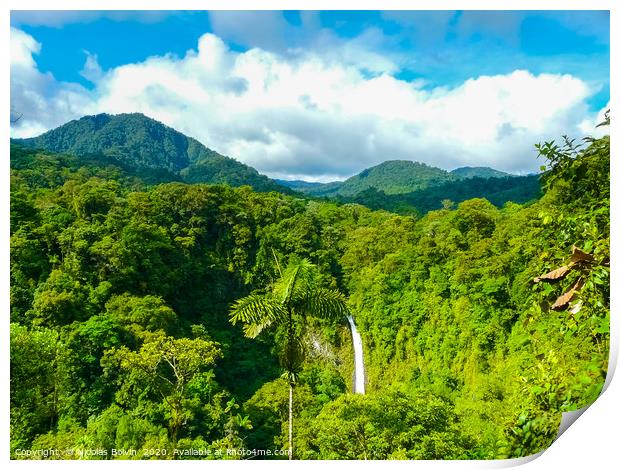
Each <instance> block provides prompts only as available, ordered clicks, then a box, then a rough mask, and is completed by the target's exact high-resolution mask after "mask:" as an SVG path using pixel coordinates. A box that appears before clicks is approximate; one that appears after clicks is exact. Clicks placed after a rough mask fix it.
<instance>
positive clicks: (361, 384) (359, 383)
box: [347, 315, 366, 394]
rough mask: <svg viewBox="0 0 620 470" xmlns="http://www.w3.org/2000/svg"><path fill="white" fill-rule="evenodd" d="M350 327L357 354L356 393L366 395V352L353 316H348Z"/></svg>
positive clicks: (354, 387) (354, 386) (354, 388)
mask: <svg viewBox="0 0 620 470" xmlns="http://www.w3.org/2000/svg"><path fill="white" fill-rule="evenodd" d="M347 320H349V325H351V336H352V337H353V351H354V353H355V375H354V376H353V377H354V382H353V384H354V385H353V392H354V393H361V394H364V393H366V384H365V382H366V375H365V373H364V351H363V349H362V337H361V336H360V334H359V332H358V331H357V328H356V327H355V321H354V320H353V317H352V316H351V315H349V316H347Z"/></svg>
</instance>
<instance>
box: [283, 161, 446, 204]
mask: <svg viewBox="0 0 620 470" xmlns="http://www.w3.org/2000/svg"><path fill="white" fill-rule="evenodd" d="M457 179H458V177H456V176H454V175H451V174H450V173H449V172H447V171H445V170H442V169H440V168H435V167H432V166H429V165H426V164H424V163H418V162H412V161H409V160H388V161H385V162H383V163H380V164H379V165H376V166H373V167H371V168H367V169H366V170H363V171H362V172H361V173H359V174H357V175H354V176H351V177H350V178H349V179H347V180H345V181H334V182H331V183H308V182H306V181H299V180H296V181H286V180H277V181H278V183H280V184H282V185H285V186H288V187H289V188H292V189H294V190H296V191H299V192H303V193H306V194H310V195H313V196H321V197H335V196H343V197H353V196H355V195H357V194H359V193H361V192H363V191H366V190H368V189H376V190H379V191H383V192H384V193H385V194H404V193H409V192H411V191H416V190H419V189H424V188H428V187H431V186H436V185H439V184H443V183H445V182H449V181H456V180H457Z"/></svg>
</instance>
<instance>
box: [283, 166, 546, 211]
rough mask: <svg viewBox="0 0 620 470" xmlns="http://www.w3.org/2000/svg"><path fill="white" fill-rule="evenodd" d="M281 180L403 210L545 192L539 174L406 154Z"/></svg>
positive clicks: (520, 199) (521, 199) (500, 201)
mask: <svg viewBox="0 0 620 470" xmlns="http://www.w3.org/2000/svg"><path fill="white" fill-rule="evenodd" d="M278 182H279V183H280V184H282V185H285V186H288V187H290V188H292V189H294V190H295V191H299V192H303V193H306V194H308V195H310V196H314V197H327V198H330V199H336V200H338V201H340V202H343V203H347V202H354V203H358V204H362V205H365V206H367V207H370V208H371V209H385V210H389V211H392V212H398V213H401V214H412V213H417V214H424V213H426V212H428V211H431V210H436V209H441V207H443V204H444V201H451V202H453V203H459V202H462V201H465V200H467V199H471V198H486V199H488V200H489V201H490V202H491V203H493V204H495V205H496V206H502V205H504V204H505V203H506V202H508V201H511V202H516V203H525V202H529V201H532V200H534V199H537V198H538V197H540V182H539V179H538V176H537V175H528V176H515V175H511V174H509V173H505V172H503V171H498V170H495V169H493V168H489V167H463V168H457V169H456V170H453V171H450V172H448V171H445V170H442V169H440V168H435V167H432V166H429V165H425V164H423V163H418V162H412V161H406V160H390V161H386V162H383V163H381V164H379V165H377V166H374V167H372V168H368V169H366V170H364V171H362V172H361V173H359V174H357V175H355V176H352V177H351V178H349V179H347V180H346V181H335V182H332V183H308V182H306V181H299V180H296V181H286V180H278Z"/></svg>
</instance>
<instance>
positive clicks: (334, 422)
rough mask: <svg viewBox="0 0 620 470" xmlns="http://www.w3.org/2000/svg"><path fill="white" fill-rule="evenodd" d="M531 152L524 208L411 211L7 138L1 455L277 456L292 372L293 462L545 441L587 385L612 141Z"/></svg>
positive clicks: (500, 448) (594, 367)
mask: <svg viewBox="0 0 620 470" xmlns="http://www.w3.org/2000/svg"><path fill="white" fill-rule="evenodd" d="M539 151H540V154H541V158H544V161H542V160H541V163H543V164H544V165H545V169H544V171H545V173H544V176H543V179H542V186H543V195H542V197H541V198H540V199H538V200H536V201H533V202H530V203H527V204H523V205H520V204H517V203H507V204H506V205H505V206H504V207H501V208H499V207H497V206H495V205H493V204H491V203H490V202H489V201H488V200H486V199H481V198H474V199H469V200H465V201H462V202H460V203H458V204H450V203H446V204H444V205H443V206H442V207H441V208H440V209H438V210H434V211H431V212H429V213H427V214H426V215H424V216H423V217H421V218H419V217H412V216H407V215H398V214H394V213H392V212H387V211H382V210H381V211H375V210H372V209H369V208H367V207H364V206H362V205H359V204H352V203H336V202H324V201H312V200H308V199H302V198H298V197H295V196H291V195H284V194H282V193H276V192H270V193H260V192H255V191H253V190H252V189H251V188H250V187H248V186H242V187H238V188H233V187H230V186H228V185H206V184H185V183H182V182H179V181H174V178H176V177H177V176H175V175H176V173H174V172H172V173H170V172H169V173H168V174H171V175H172V177H171V180H170V181H169V182H167V183H163V184H157V185H153V184H151V183H152V182H153V180H150V179H149V177H150V175H149V174H147V176H146V177H144V178H143V177H142V172H141V171H137V170H136V169H135V167H133V166H131V165H126V164H125V163H111V161H110V160H109V159H104V158H102V157H101V156H96V155H94V156H92V155H91V156H85V157H84V158H82V157H80V158H78V157H75V156H70V155H57V154H51V153H47V152H43V151H37V150H32V149H26V148H24V147H22V146H17V145H15V146H12V148H11V224H10V226H11V260H10V262H11V291H10V300H11V452H12V454H11V455H12V458H41V457H45V455H43V454H41V453H39V454H37V453H33V452H32V451H36V450H37V449H39V450H44V449H64V450H65V452H64V453H63V454H59V455H50V454H46V455H47V457H48V458H76V456H78V457H79V456H81V457H82V458H133V459H136V458H153V459H162V458H170V459H172V458H177V459H180V458H240V457H242V456H244V455H246V456H247V454H243V453H238V452H229V451H230V450H231V449H233V450H234V449H253V450H254V451H257V450H264V451H267V450H270V451H275V450H286V449H287V448H288V440H289V433H288V411H289V394H288V387H287V386H288V385H289V382H290V380H288V381H287V378H288V379H292V378H293V375H294V378H295V400H294V403H293V406H292V408H291V411H292V414H293V423H295V425H294V428H293V433H292V439H293V444H294V446H295V449H296V450H295V457H296V458H319V459H324V458H329V459H331V458H342V459H345V458H350V459H364V458H379V459H384V458H395V459H429V458H430V459H433V458H443V459H464V458H465V459H467V458H481V459H494V458H504V457H517V456H523V455H528V454H531V453H535V452H538V451H540V450H542V449H544V448H545V447H547V446H548V445H549V444H550V443H551V441H552V440H553V438H554V437H555V435H556V433H557V429H558V423H559V420H560V417H561V413H562V412H563V411H568V410H574V409H577V408H580V407H583V406H585V405H587V404H589V403H591V402H592V401H593V400H595V399H596V397H597V396H598V394H599V393H600V390H601V388H602V386H603V383H604V381H605V376H606V371H607V360H608V353H609V289H610V287H609V276H610V266H609V256H610V255H609V185H610V180H609V175H610V172H609V137H603V138H600V139H589V140H587V141H584V142H582V143H581V144H579V143H576V142H574V141H570V140H567V141H566V142H565V143H562V144H556V143H552V142H550V143H544V144H541V145H540V146H539ZM153 171H155V170H153ZM157 171H160V170H157ZM166 171H167V170H166ZM302 259H305V260H306V261H302ZM280 267H282V271H280ZM295 270H297V271H296V272H297V273H302V272H303V273H305V274H303V276H302V277H303V279H304V282H303V283H301V284H299V287H300V288H299V289H296V288H290V289H288V288H287V287H286V286H289V287H290V286H291V285H292V284H291V283H290V280H291V279H292V277H293V274H294V272H295ZM295 287H296V285H295ZM287 289H288V290H287ZM335 291H339V292H342V294H343V295H344V296H345V298H346V303H347V305H346V306H347V309H348V310H349V311H350V312H351V313H352V314H353V315H354V316H355V319H356V323H357V325H358V329H359V331H360V334H361V336H362V339H363V342H364V348H365V355H366V356H365V360H366V370H367V374H368V377H367V394H366V395H365V396H362V395H354V394H351V393H350V391H351V378H352V360H353V359H352V357H353V353H352V346H351V339H350V333H349V331H348V327H347V324H346V322H345V321H343V320H342V317H341V316H342V313H343V311H344V310H343V309H341V308H340V307H339V308H336V309H334V308H333V307H334V305H336V304H338V305H341V304H342V297H340V295H338V294H334V292H335ZM286 299H289V300H290V303H288V304H287V301H286ZM319 299H323V300H322V301H319ZM326 299H327V300H326ZM283 301H284V302H283ZM286 305H288V306H290V307H291V310H290V312H291V314H292V316H293V317H292V318H293V319H294V321H293V322H292V324H293V328H292V331H293V332H294V340H295V341H294V344H296V345H297V346H296V347H298V349H297V350H296V351H301V350H303V351H304V354H303V355H301V354H293V356H292V357H293V359H294V360H289V361H288V362H287V361H286V360H285V361H283V362H281V361H280V358H281V357H282V356H283V355H282V352H285V353H286V351H287V345H290V344H293V343H292V342H290V341H289V336H288V335H287V333H288V332H290V331H291V329H290V328H289V327H288V326H287V322H286V321H285V322H284V323H282V322H281V321H280V320H281V319H282V318H285V319H286V318H287V315H288V314H289V313H288V312H289V310H287V307H285V306H286ZM231 309H232V312H233V318H236V319H237V320H238V323H237V324H236V325H231V323H230V321H229V318H230V312H231ZM315 313H319V315H317V317H321V318H317V317H315ZM326 313H333V315H325V314H326ZM235 315H236V316H235ZM301 320H303V321H301ZM270 323H271V325H270ZM243 325H245V333H248V334H249V335H250V336H256V338H255V339H249V338H246V336H245V334H244V329H243ZM278 325H281V326H278ZM258 333H260V334H258ZM286 356H287V355H286V354H284V357H285V358H286ZM281 365H284V368H285V370H289V371H291V372H293V373H294V374H289V375H288V376H286V378H282V377H280V376H281ZM25 449H26V450H29V451H31V452H24V450H25ZM93 449H95V450H98V453H93ZM67 450H70V452H68V451H67ZM249 456H250V457H256V455H254V454H250V455H249ZM260 456H264V458H281V457H282V454H278V455H276V454H275V453H273V452H272V453H271V454H267V453H263V454H260Z"/></svg>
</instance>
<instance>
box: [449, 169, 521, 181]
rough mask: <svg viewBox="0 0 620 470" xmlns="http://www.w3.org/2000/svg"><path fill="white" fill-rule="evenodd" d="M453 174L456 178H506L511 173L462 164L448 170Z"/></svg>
mask: <svg viewBox="0 0 620 470" xmlns="http://www.w3.org/2000/svg"><path fill="white" fill-rule="evenodd" d="M450 173H451V174H453V175H454V176H456V177H458V178H463V179H467V178H507V177H510V176H514V175H511V174H510V173H505V172H503V171H499V170H495V169H493V168H489V167H488V166H464V167H461V168H456V169H455V170H452V171H451V172H450Z"/></svg>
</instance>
